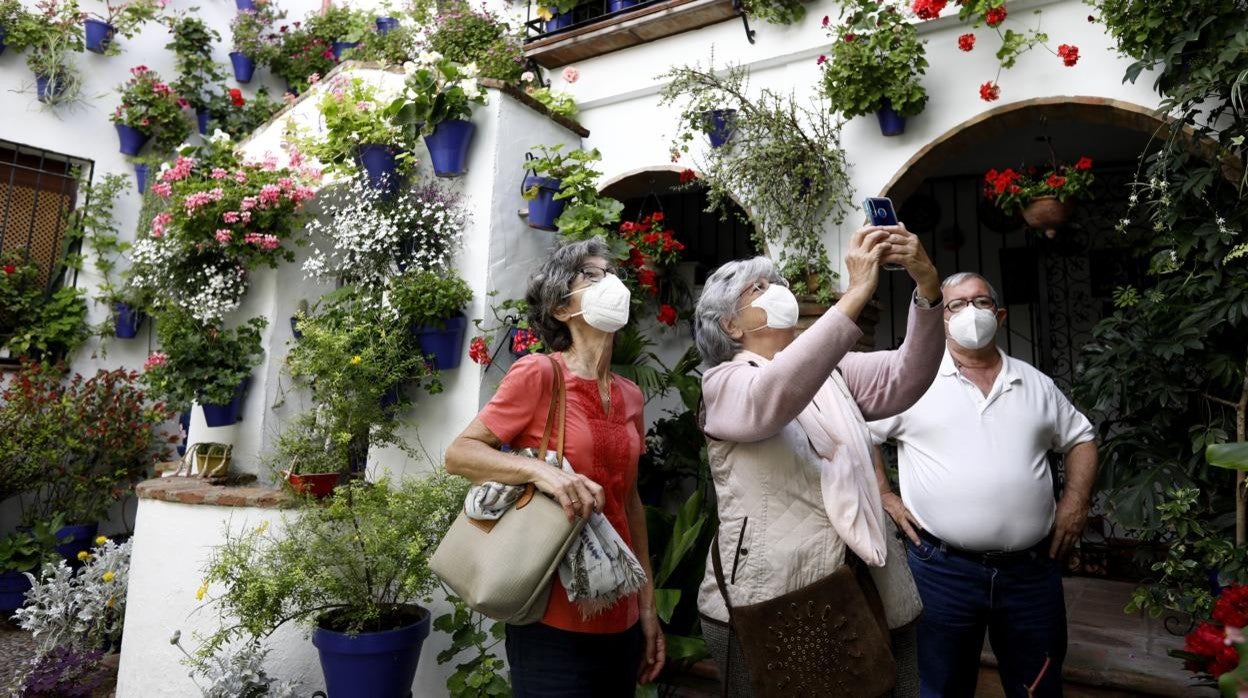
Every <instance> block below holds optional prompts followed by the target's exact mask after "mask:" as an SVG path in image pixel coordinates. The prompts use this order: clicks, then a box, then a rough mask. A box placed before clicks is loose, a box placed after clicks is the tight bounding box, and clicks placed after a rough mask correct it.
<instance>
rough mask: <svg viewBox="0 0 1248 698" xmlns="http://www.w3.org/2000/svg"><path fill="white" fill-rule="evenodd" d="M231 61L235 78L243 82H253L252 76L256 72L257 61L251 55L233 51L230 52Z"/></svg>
mask: <svg viewBox="0 0 1248 698" xmlns="http://www.w3.org/2000/svg"><path fill="white" fill-rule="evenodd" d="M230 63H231V64H233V66H234V79H235V80H237V81H238V82H241V83H248V82H251V76H252V75H254V74H255V73H256V62H255V61H253V60H251V56H248V55H247V54H245V53H239V52H238V51H233V52H231V53H230Z"/></svg>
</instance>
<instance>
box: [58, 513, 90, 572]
mask: <svg viewBox="0 0 1248 698" xmlns="http://www.w3.org/2000/svg"><path fill="white" fill-rule="evenodd" d="M99 530H100V524H99V523H86V524H70V525H68V526H62V527H60V528H59V529H57V531H56V543H57V545H56V552H57V553H59V554H60V556H61V557H63V558H65V561H66V562H68V563H69V565H70V567H80V566H82V561H81V560H79V559H78V553H81V552H90V551H91V546H92V545H94V544H95V535H96V533H97V532H99Z"/></svg>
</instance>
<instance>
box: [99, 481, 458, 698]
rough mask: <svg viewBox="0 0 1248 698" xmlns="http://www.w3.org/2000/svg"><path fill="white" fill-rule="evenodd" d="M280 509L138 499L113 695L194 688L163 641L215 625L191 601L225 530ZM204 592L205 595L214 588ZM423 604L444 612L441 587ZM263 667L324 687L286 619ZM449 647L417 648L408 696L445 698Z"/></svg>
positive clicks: (173, 695) (436, 640)
mask: <svg viewBox="0 0 1248 698" xmlns="http://www.w3.org/2000/svg"><path fill="white" fill-rule="evenodd" d="M282 516H283V514H282V513H281V512H278V511H276V510H273V509H255V508H246V507H218V506H195V505H187V504H174V503H171V502H162V501H155V500H150V499H144V500H142V501H141V502H140V503H139V517H138V524H137V525H136V528H135V537H134V552H133V554H132V558H131V563H130V565H131V566H130V588H129V592H128V594H127V601H126V621H125V622H126V633H125V637H124V638H123V640H122V647H121V664H120V668H119V671H118V676H117V696H118V698H166V697H168V698H186V697H187V696H196V695H199V690H198V689H197V688H196V686H195V683H194V682H193V681H192V679H191V678H190V676H189V675H188V669H186V667H183V666H182V665H181V664H180V662H181V660H182V659H183V655H182V653H181V652H179V650H178V648H177V647H174V646H173V645H171V644H170V643H169V638H170V636H171V635H172V634H173V632H174V631H175V630H180V631H181V633H182V646H183V647H185V648H187V650H188V651H192V652H193V651H194V649H195V648H196V647H198V645H199V643H198V642H197V641H196V639H195V635H196V633H199V634H200V635H201V636H204V635H207V634H209V633H211V632H213V631H214V630H215V629H216V628H217V627H218V622H219V618H218V616H217V614H216V612H215V610H214V609H213V608H212V607H208V606H206V604H205V602H202V601H197V600H196V599H195V592H196V589H198V588H199V585H200V584H201V583H202V570H203V568H204V565H205V564H206V563H207V561H208V559H209V557H210V556H211V549H212V547H213V546H215V545H219V544H220V542H221V540H222V538H223V534H224V532H225V531H226V529H227V527H228V529H229V530H230V531H232V532H234V533H237V532H240V531H245V530H247V529H248V528H255V527H256V526H259V525H260V524H261V523H262V522H266V521H267V522H269V523H270V525H271V526H272V528H271V529H270V530H272V531H274V532H275V533H276V532H279V531H281V530H282V528H283V520H282ZM219 592H220V590H219V589H214V590H210V592H209V596H211V595H212V594H213V593H219ZM427 607H428V608H429V609H430V611H431V612H432V613H433V614H434V617H435V618H436V617H437V616H439V615H441V614H443V613H446V612H448V611H449V605H448V604H447V603H446V601H445V598H444V597H443V596H442V594H441V593H440V592H439V593H438V594H437V595H436V597H435V599H434V600H433V602H432V603H430V604H427ZM267 644H268V646H269V647H270V648H271V652H270V653H269V656H268V659H267V661H266V664H265V666H266V668H267V670H268V671H269V673H270V675H272V676H275V677H277V678H279V679H293V680H297V681H300V682H302V687H301V689H300V691H299V694H300V695H311V694H312V692H313V691H315V690H323V689H324V680H323V678H322V676H321V669H320V664H319V660H318V658H317V653H316V648H315V647H313V646H312V641H311V639H310V631H309V630H307V629H306V628H304V627H302V626H296V625H294V624H290V625H288V626H285V627H283V628H282V629H281V630H279V631H278V632H277V633H275V634H274V635H273V636H272V637H271V638H269V640H268V643H267ZM449 646H450V641H449V637H448V636H447V635H446V634H445V633H440V632H433V633H431V634H430V635H429V638H428V639H427V640H426V641H425V644H424V647H423V648H422V649H421V658H420V666H419V668H418V669H417V672H416V679H415V681H414V682H413V684H412V691H413V695H416V696H436V695H445V693H446V677H447V676H449V675H450V673H451V671H453V669H454V665H453V664H448V665H445V666H439V665H438V663H437V659H436V657H437V654H438V652H441V651H442V650H444V649H446V648H447V647H449Z"/></svg>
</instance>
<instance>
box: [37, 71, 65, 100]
mask: <svg viewBox="0 0 1248 698" xmlns="http://www.w3.org/2000/svg"><path fill="white" fill-rule="evenodd" d="M35 92H36V93H37V94H38V96H39V101H40V102H50V101H53V100H55V99H56V98H57V97H60V96H61V95H63V94H65V81H64V80H63V79H61V78H54V77H52V76H50V75H36V76H35Z"/></svg>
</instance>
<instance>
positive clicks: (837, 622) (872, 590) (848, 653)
mask: <svg viewBox="0 0 1248 698" xmlns="http://www.w3.org/2000/svg"><path fill="white" fill-rule="evenodd" d="M711 564H712V565H713V566H714V568H715V581H716V583H717V584H718V585H719V593H721V594H723V597H724V603H725V604H726V605H727V607H728V628H729V633H728V638H729V647H728V662H729V663H731V662H732V655H733V652H732V646H731V643H732V642H733V638H734V636H735V638H736V641H737V642H739V643H740V646H741V656H742V657H744V658H745V664H746V667H747V668H748V669H749V674H750V686H751V687H752V688H753V690H754V695H755V696H756V697H757V698H782V697H783V698H797V697H799V696H805V697H807V698H825V697H827V696H838V697H844V698H879V696H883V695H886V694H887V693H889V692H890V691H892V690H893V686H894V684H895V683H896V681H897V665H896V662H894V660H893V653H892V650H891V649H890V646H889V634H888V625H887V623H886V622H885V620H884V605H883V603H881V601H880V595H879V592H878V590H877V589H876V587H875V583H874V582H873V581H872V580H871V575H870V573H869V572H868V571H867V569H866V565H865V564H863V562H862V561H861V560H859V559H858V556H857V555H854V553H853V552H852V551H850V550H849V549H848V548H846V549H845V564H844V565H841V567H840V568H839V569H837V570H836V571H835V572H833V573H832V574H830V575H828V576H826V577H824V578H823V579H820V580H819V581H817V582H814V583H813V584H809V585H807V586H804V587H802V588H801V589H797V590H795V591H791V592H789V593H787V594H784V595H782V596H779V597H776V598H774V599H769V600H767V601H761V602H759V603H753V604H748V605H745V606H733V605H732V601H731V600H730V599H729V596H728V585H727V583H726V582H725V581H724V570H723V563H722V562H720V554H719V536H718V535H716V536H715V541H714V542H713V543H712V544H711ZM725 675H726V676H731V675H732V669H731V666H729V667H728V670H727V671H725ZM724 686H725V695H726V691H727V681H725V684H724Z"/></svg>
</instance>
